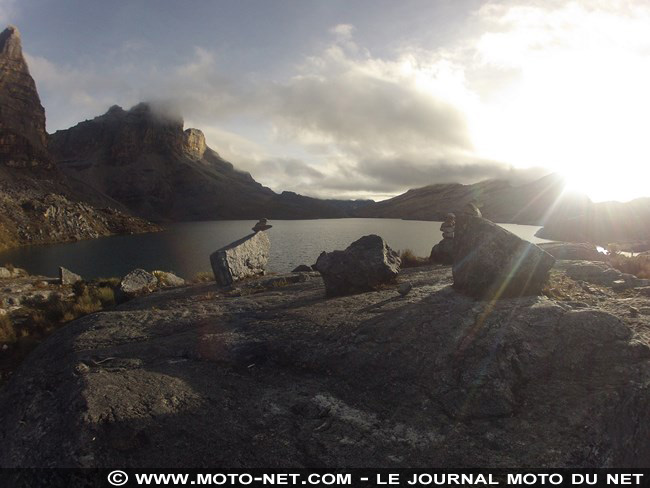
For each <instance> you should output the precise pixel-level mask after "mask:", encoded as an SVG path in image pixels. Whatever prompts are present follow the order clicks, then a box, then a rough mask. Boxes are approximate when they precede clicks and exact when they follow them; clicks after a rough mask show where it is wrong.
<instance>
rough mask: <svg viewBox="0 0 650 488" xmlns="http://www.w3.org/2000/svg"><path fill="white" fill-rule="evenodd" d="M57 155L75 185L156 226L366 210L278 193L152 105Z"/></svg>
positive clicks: (54, 147) (95, 122)
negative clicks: (235, 165) (192, 221)
mask: <svg viewBox="0 0 650 488" xmlns="http://www.w3.org/2000/svg"><path fill="white" fill-rule="evenodd" d="M50 149H51V151H52V153H53V155H54V157H55V159H56V162H57V165H58V166H59V167H60V168H61V170H62V171H63V172H65V174H66V175H68V176H69V177H70V178H73V179H75V180H78V181H80V182H82V183H83V184H85V185H87V186H89V187H90V188H92V189H93V190H95V191H96V192H99V193H102V194H105V195H108V196H109V197H111V198H113V199H115V200H117V201H118V202H120V203H122V204H123V205H124V206H125V207H127V208H128V209H129V210H130V211H132V212H133V213H135V214H136V215H139V216H141V217H144V218H147V219H151V220H155V221H183V220H214V219H257V218H260V217H266V218H275V219H299V218H331V217H347V216H350V215H351V210H352V209H353V208H354V207H355V206H357V205H358V204H357V203H355V202H349V203H348V202H340V201H331V202H330V201H327V200H319V199H315V198H310V197H305V196H301V195H297V194H295V193H292V192H284V193H281V194H277V193H275V192H274V191H273V190H271V189H270V188H267V187H264V186H262V185H261V184H260V183H258V182H256V181H255V180H254V179H253V178H252V176H251V175H250V174H249V173H245V172H243V171H239V170H237V169H236V168H235V167H234V166H233V165H232V164H231V163H230V162H228V161H226V160H224V159H223V158H221V157H220V156H219V154H218V153H217V152H216V151H213V150H212V149H210V148H209V147H208V146H207V145H206V142H205V138H204V136H203V133H202V132H201V131H200V130H198V129H186V130H183V120H182V119H181V118H180V117H174V116H170V115H168V114H161V113H159V112H158V111H157V110H156V107H155V106H152V105H150V104H147V103H140V104H138V105H136V106H134V107H132V108H131V109H130V110H123V109H122V108H121V107H118V106H113V107H111V108H110V109H109V110H108V112H106V113H105V114H104V115H101V116H99V117H95V118H94V119H92V120H87V121H85V122H81V123H80V124H77V125H76V126H74V127H72V128H70V129H67V130H61V131H57V132H56V133H54V134H53V135H52V136H51V137H50Z"/></svg>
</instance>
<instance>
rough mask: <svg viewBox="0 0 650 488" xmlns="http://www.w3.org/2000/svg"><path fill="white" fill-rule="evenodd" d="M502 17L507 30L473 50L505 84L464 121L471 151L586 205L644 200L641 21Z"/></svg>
mask: <svg viewBox="0 0 650 488" xmlns="http://www.w3.org/2000/svg"><path fill="white" fill-rule="evenodd" d="M510 16H511V17H512V18H514V19H515V20H516V22H515V23H513V24H511V27H510V29H506V30H505V31H503V32H499V33H496V34H493V33H491V34H485V35H484V36H483V37H482V39H481V42H480V43H479V52H480V53H481V55H482V59H483V62H484V63H487V64H490V65H491V66H500V67H501V68H502V69H503V72H504V73H507V74H508V75H509V77H510V80H509V83H502V84H501V85H500V86H499V89H498V90H496V92H495V93H493V94H492V95H491V96H490V97H485V98H484V104H483V106H482V107H481V108H480V109H479V110H478V111H477V112H476V114H475V116H474V117H473V121H472V124H471V126H472V134H473V139H474V142H475V145H476V148H477V151H478V152H479V153H480V154H481V155H483V156H485V157H489V158H494V159H497V160H502V161H505V162H508V163H510V164H512V165H514V166H516V167H530V166H542V167H547V168H549V169H551V170H554V171H557V172H559V173H561V174H563V175H565V177H566V178H567V181H568V183H569V185H570V187H571V189H573V190H577V191H582V192H585V193H587V195H588V196H589V197H591V198H592V199H593V200H595V201H602V200H612V199H615V200H630V199H633V198H636V197H640V196H644V195H645V194H647V192H648V185H647V181H649V178H648V177H649V176H650V170H648V169H647V168H648V163H649V162H650V144H649V143H648V138H647V136H646V135H644V133H645V132H646V127H647V120H648V114H649V113H650V97H649V96H648V90H647V87H648V86H650V63H649V62H648V57H649V54H648V53H649V52H650V51H649V50H648V47H649V46H650V35H649V34H648V31H647V29H645V28H643V29H642V28H641V27H640V25H639V22H640V21H642V20H643V19H646V20H645V21H647V18H648V15H647V12H645V11H644V12H643V15H641V14H639V15H637V16H628V15H623V14H621V13H618V12H597V13H594V12H591V11H588V10H587V9H585V8H582V7H578V6H576V5H575V4H571V5H569V6H568V7H565V8H563V9H560V10H558V11H557V12H554V13H552V14H551V15H550V16H549V14H548V12H544V11H542V10H541V9H535V8H528V9H520V10H517V9H513V11H511V12H510ZM511 20H512V19H511ZM555 22H557V23H558V25H562V29H556V28H554V27H553V26H554V24H555ZM504 76H505V75H504Z"/></svg>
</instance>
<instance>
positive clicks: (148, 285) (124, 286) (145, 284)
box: [120, 269, 158, 297]
mask: <svg viewBox="0 0 650 488" xmlns="http://www.w3.org/2000/svg"><path fill="white" fill-rule="evenodd" d="M157 287H158V280H157V279H156V277H155V276H154V275H153V274H151V273H149V272H148V271H145V270H144V269H134V270H133V271H131V272H130V273H129V274H127V275H126V276H125V277H124V278H122V281H121V282H120V291H121V292H122V293H124V294H125V295H126V296H130V297H132V296H136V295H142V294H145V293H149V292H151V291H153V290H155V289H156V288H157Z"/></svg>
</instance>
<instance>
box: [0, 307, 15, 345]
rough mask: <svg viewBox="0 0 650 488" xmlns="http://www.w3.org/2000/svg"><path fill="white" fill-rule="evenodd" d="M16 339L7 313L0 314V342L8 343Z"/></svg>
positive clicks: (12, 324)
mask: <svg viewBox="0 0 650 488" xmlns="http://www.w3.org/2000/svg"><path fill="white" fill-rule="evenodd" d="M15 340H16V329H14V323H13V321H12V320H11V317H9V315H7V314H3V315H0V343H3V344H9V343H12V342H14V341H15Z"/></svg>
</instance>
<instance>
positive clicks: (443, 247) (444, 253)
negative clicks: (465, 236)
mask: <svg viewBox="0 0 650 488" xmlns="http://www.w3.org/2000/svg"><path fill="white" fill-rule="evenodd" d="M429 261H431V262H432V263H437V264H452V263H453V262H454V240H453V239H442V240H441V241H440V242H439V243H438V244H436V245H435V246H433V247H432V248H431V254H430V255H429Z"/></svg>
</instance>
